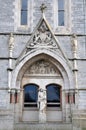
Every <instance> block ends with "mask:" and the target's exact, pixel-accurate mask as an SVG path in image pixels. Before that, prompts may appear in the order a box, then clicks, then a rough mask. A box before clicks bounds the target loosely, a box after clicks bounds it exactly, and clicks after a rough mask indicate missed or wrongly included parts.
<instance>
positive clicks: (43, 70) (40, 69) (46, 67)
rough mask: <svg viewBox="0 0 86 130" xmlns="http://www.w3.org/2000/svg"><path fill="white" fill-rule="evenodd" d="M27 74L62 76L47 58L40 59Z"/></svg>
mask: <svg viewBox="0 0 86 130" xmlns="http://www.w3.org/2000/svg"><path fill="white" fill-rule="evenodd" d="M25 74H58V75H59V76H60V72H59V71H58V70H57V69H56V68H55V67H54V66H53V65H52V64H51V63H49V62H48V61H45V60H39V61H37V62H35V63H34V64H32V65H31V66H30V67H29V68H28V70H27V71H26V73H25Z"/></svg>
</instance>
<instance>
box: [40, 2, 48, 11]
mask: <svg viewBox="0 0 86 130" xmlns="http://www.w3.org/2000/svg"><path fill="white" fill-rule="evenodd" d="M46 8H47V6H45V4H42V5H41V6H40V10H41V12H42V13H44V11H45V9H46Z"/></svg>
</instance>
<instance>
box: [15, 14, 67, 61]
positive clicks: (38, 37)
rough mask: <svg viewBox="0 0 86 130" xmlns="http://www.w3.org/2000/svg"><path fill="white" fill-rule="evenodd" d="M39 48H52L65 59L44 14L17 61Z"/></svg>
mask: <svg viewBox="0 0 86 130" xmlns="http://www.w3.org/2000/svg"><path fill="white" fill-rule="evenodd" d="M39 49H46V50H50V51H51V50H52V51H53V52H54V53H57V54H58V55H59V56H60V57H62V58H64V59H66V60H67V57H66V56H65V54H64V52H63V51H62V49H61V47H60V45H59V42H58V40H57V39H56V37H55V35H54V33H53V31H52V29H51V28H50V25H49V24H48V22H47V20H46V18H45V15H44V14H43V15H42V17H41V19H40V21H39V23H38V25H37V26H36V28H35V30H34V31H33V34H32V36H31V38H30V40H29V41H28V42H27V44H26V47H25V49H24V50H23V52H22V53H21V55H20V57H19V58H18V61H17V63H19V62H20V61H21V60H22V59H24V57H26V56H27V55H28V54H30V53H32V52H33V51H34V50H35V51H37V50H39Z"/></svg>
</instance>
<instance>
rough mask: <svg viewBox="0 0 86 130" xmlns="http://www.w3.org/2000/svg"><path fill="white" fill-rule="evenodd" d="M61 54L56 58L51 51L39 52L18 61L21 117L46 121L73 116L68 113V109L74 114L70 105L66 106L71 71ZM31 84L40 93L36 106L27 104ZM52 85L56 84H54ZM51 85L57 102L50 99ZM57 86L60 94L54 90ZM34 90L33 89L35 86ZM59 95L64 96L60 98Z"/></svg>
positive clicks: (17, 77)
mask: <svg viewBox="0 0 86 130" xmlns="http://www.w3.org/2000/svg"><path fill="white" fill-rule="evenodd" d="M47 53H48V51H47ZM33 54H34V53H33ZM33 54H32V55H33ZM54 56H55V55H54ZM59 58H60V57H58V56H57V60H56V59H55V58H53V57H51V56H49V55H47V54H39V55H36V56H34V57H33V56H32V58H31V56H30V58H28V57H26V59H24V60H26V61H24V60H23V61H22V62H20V63H19V64H18V65H17V67H16V69H15V71H14V73H13V79H14V80H13V83H12V84H13V85H12V86H16V89H18V90H20V98H19V99H20V100H19V111H20V113H17V111H18V110H15V111H16V115H17V118H19V120H22V121H26V122H27V121H28V122H34V121H35V122H42V123H43V122H58V121H62V122H63V121H66V120H67V121H69V120H70V119H69V115H68V114H67V110H68V113H69V114H70V106H68V107H67V109H66V100H65V94H66V92H67V91H68V90H69V89H70V87H71V81H72V79H70V77H71V75H70V74H71V73H70V72H71V71H70V70H69V68H68V66H67V65H66V63H65V62H64V61H63V65H64V67H65V68H64V67H63V65H62V64H61V63H60V62H59ZM61 60H62V59H61ZM24 62H25V63H24ZM61 62H62V61H61ZM66 70H67V71H66ZM15 81H16V82H15ZM27 85H36V86H38V90H37V93H38V94H37V95H38V96H37V100H36V105H33V106H34V107H32V106H31V107H25V106H24V104H25V103H24V88H25V86H27ZM52 85H53V87H51V86H52ZM49 86H50V87H49ZM48 87H49V88H50V90H51V91H52V93H51V95H52V94H54V97H55V101H54V102H49V101H48V100H49V98H48V95H47V94H48V91H50V90H49V89H48ZM54 90H56V91H57V93H58V95H56V92H55V93H54V92H53V91H54ZM31 91H33V90H32V89H31ZM33 92H34V91H33ZM41 97H42V98H41ZM47 98H48V100H47ZM58 98H59V99H60V100H58ZM59 101H60V102H59ZM57 104H58V105H57ZM16 115H15V116H16Z"/></svg>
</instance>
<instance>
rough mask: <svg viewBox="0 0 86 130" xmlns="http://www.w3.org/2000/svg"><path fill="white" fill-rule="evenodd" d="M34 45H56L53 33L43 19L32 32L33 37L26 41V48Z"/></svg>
mask: <svg viewBox="0 0 86 130" xmlns="http://www.w3.org/2000/svg"><path fill="white" fill-rule="evenodd" d="M35 47H50V48H52V47H53V48H54V47H55V48H56V47H57V44H56V43H55V40H54V38H53V35H52V33H51V31H50V30H49V27H48V25H47V24H46V22H45V21H44V20H42V21H41V24H40V25H39V27H38V28H37V30H36V32H35V33H34V34H33V37H32V38H31V40H30V41H29V43H28V48H35Z"/></svg>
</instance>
